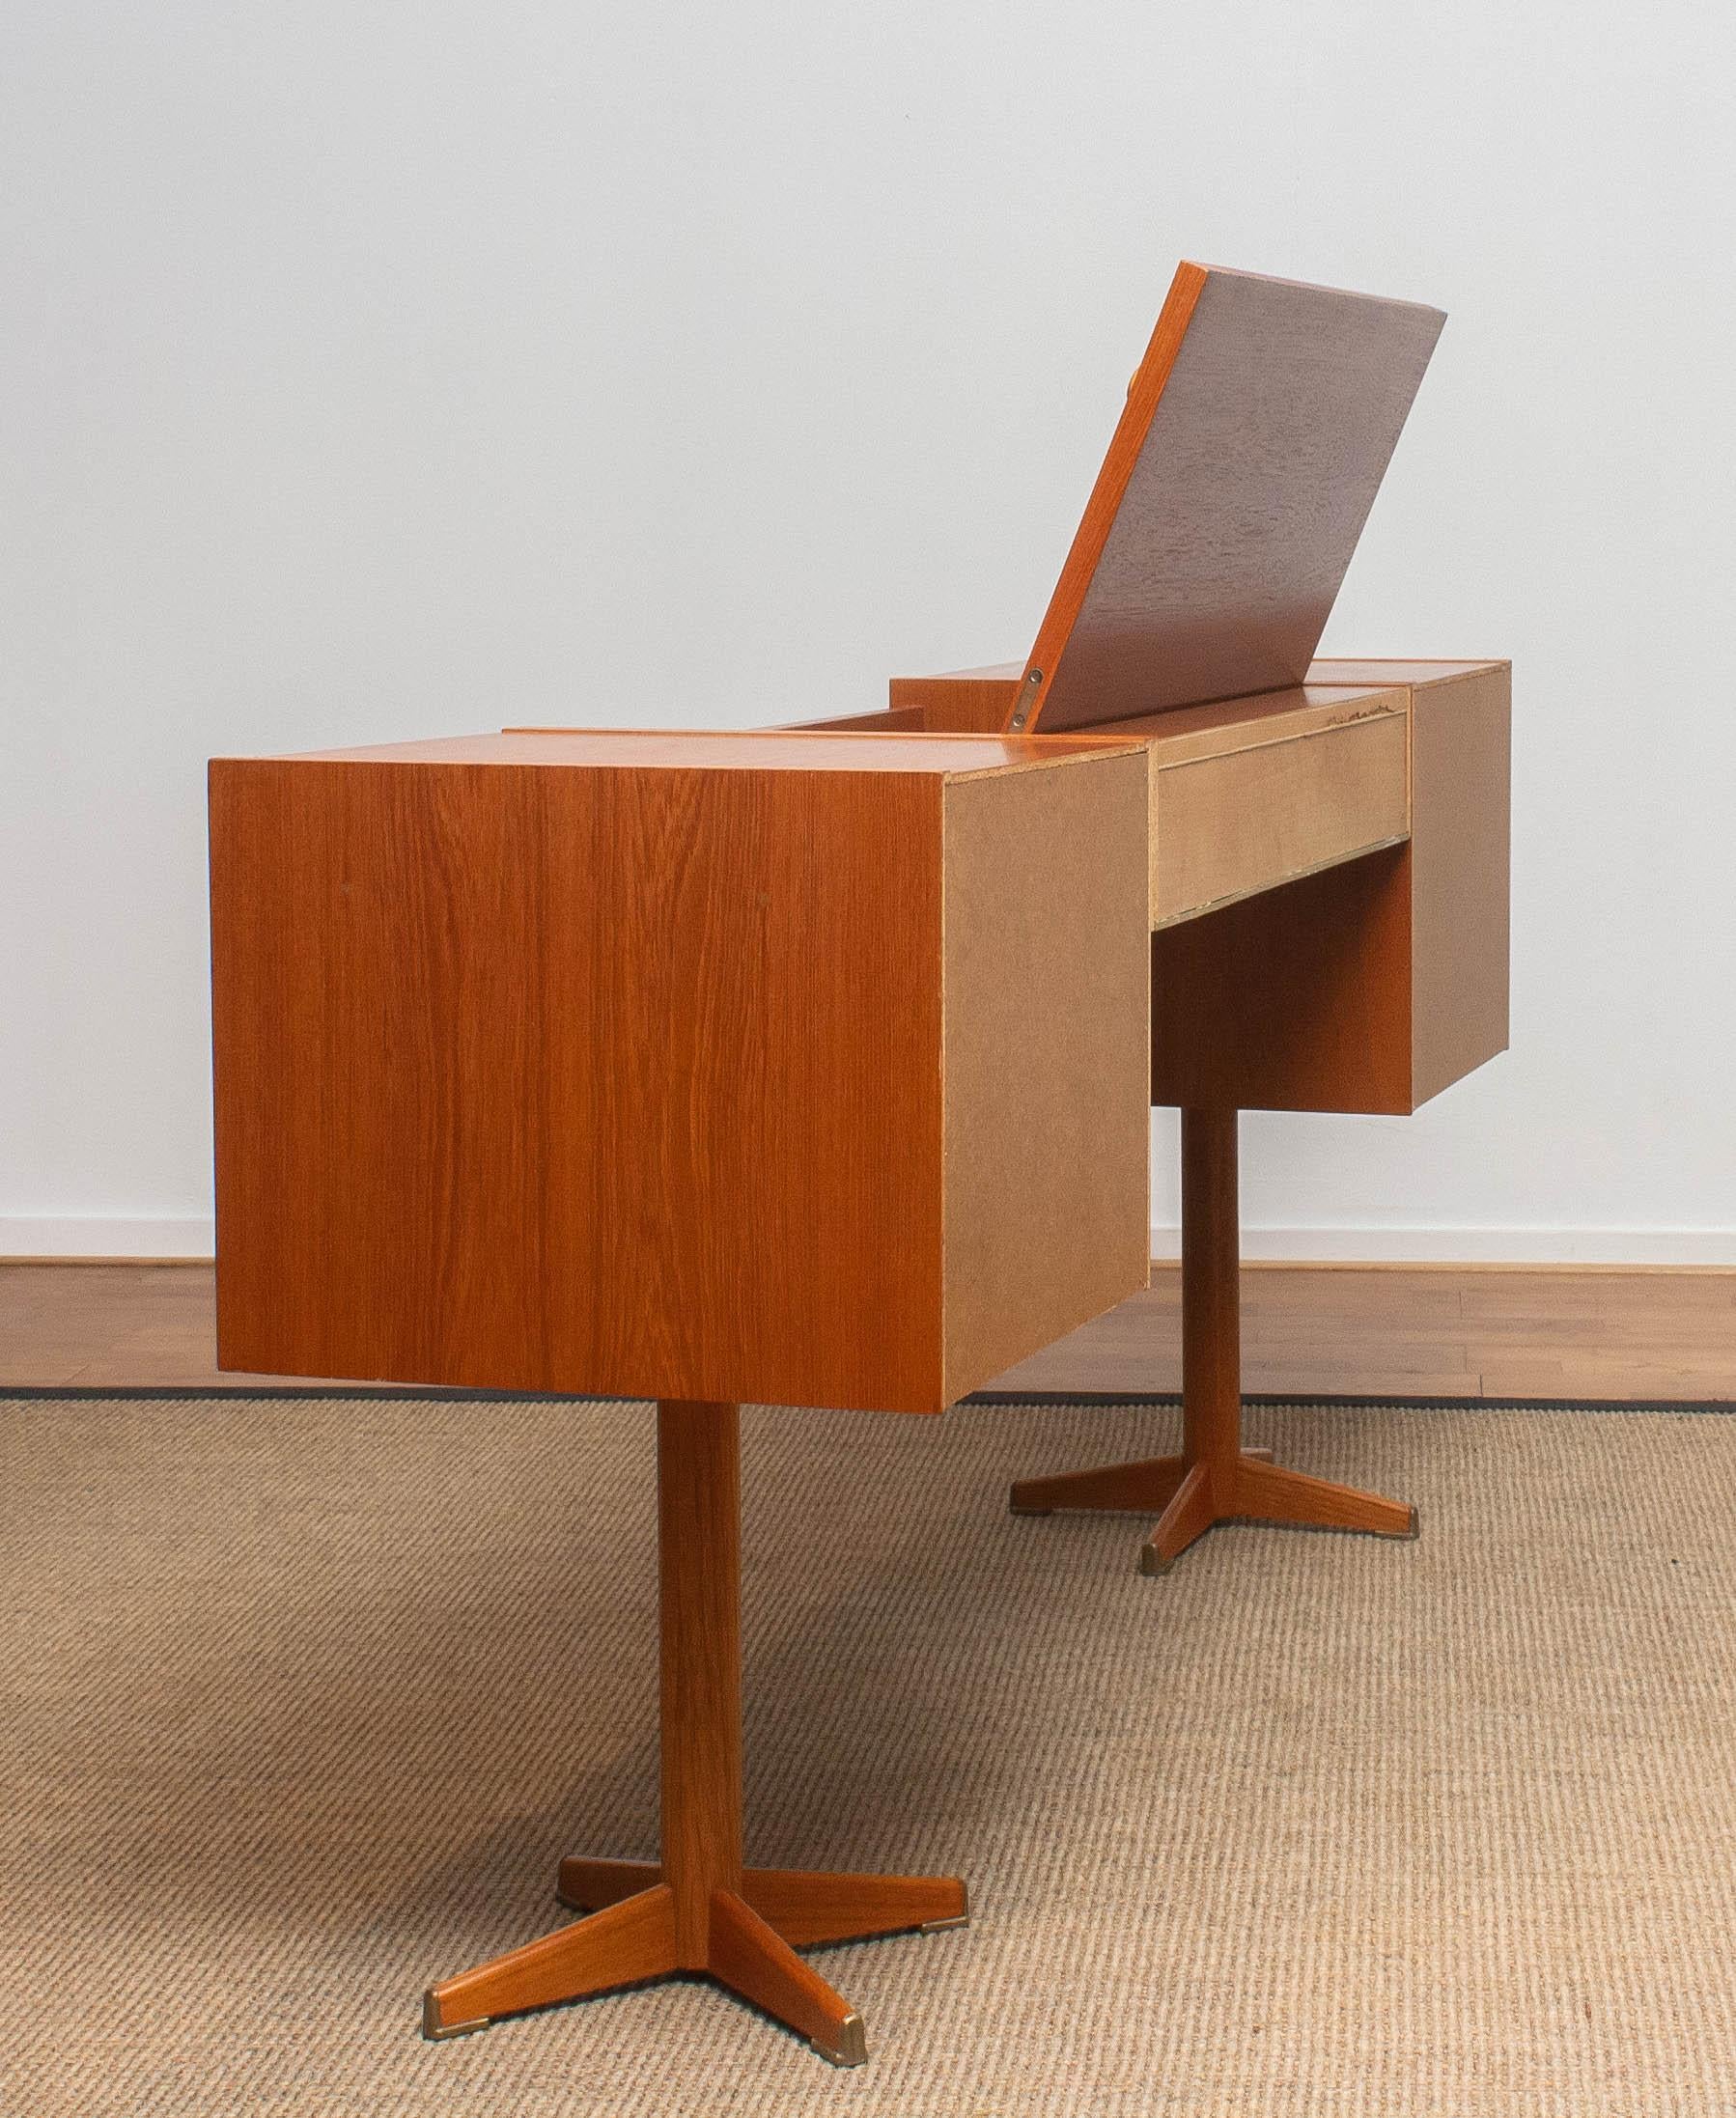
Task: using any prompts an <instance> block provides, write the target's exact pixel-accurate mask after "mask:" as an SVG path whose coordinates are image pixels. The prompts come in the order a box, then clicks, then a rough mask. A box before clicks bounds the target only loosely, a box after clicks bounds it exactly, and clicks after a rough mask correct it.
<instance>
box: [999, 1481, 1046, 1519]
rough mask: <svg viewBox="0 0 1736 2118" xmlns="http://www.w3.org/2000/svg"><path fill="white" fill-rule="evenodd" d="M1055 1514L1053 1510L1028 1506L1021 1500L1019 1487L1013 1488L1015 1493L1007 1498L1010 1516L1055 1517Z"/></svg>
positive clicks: (1012, 1492)
mask: <svg viewBox="0 0 1736 2118" xmlns="http://www.w3.org/2000/svg"><path fill="white" fill-rule="evenodd" d="M1054 1512H1055V1511H1054V1510H1053V1509H1052V1508H1034V1507H1029V1506H1027V1505H1026V1504H1025V1503H1024V1502H1023V1501H1022V1500H1021V1499H1020V1497H1019V1488H1018V1487H1017V1486H1015V1487H1014V1488H1013V1491H1011V1493H1009V1494H1008V1496H1007V1513H1008V1514H1009V1515H1053V1513H1054Z"/></svg>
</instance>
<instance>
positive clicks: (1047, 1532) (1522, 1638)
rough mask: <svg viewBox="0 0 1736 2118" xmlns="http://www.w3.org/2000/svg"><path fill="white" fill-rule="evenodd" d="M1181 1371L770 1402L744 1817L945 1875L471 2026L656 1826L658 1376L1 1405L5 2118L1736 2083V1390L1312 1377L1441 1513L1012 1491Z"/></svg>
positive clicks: (1007, 2110) (832, 1849)
mask: <svg viewBox="0 0 1736 2118" xmlns="http://www.w3.org/2000/svg"><path fill="white" fill-rule="evenodd" d="M1174 1428H1175V1419H1174V1415H1173V1414H1171V1413H1166V1412H1164V1411H1162V1410H1138V1409H1134V1410H1130V1409H1128V1408H1126V1407H1117V1408H1114V1409H1076V1408H1068V1409H1059V1410H1058V1409H1054V1408H1007V1407H981V1408H966V1409H962V1410H960V1411H957V1412H955V1413H953V1414H951V1415H950V1416H948V1417H947V1418H945V1419H941V1420H933V1421H924V1420H917V1419H900V1418H893V1417H886V1416H881V1415H860V1416H858V1415H845V1414H826V1415H821V1416H816V1415H813V1414H807V1413H793V1412H788V1411H773V1410H755V1411H752V1412H750V1413H749V1414H748V1415H747V1417H746V1419H745V1422H744V1476H745V1485H746V1499H745V1507H746V1536H745V1547H746V1548H745V1562H744V1564H745V1577H746V1593H745V1613H744V1622H745V1635H746V1681H747V1771H748V1786H747V1804H748V1852H749V1857H750V1858H752V1859H754V1860H757V1861H761V1862H781V1863H788V1864H791V1865H796V1866H804V1867H859V1868H873V1867H886V1868H897V1869H947V1870H950V1869H956V1870H959V1871H961V1872H963V1873H964V1874H966V1876H967V1877H968V1878H969V1880H970V1883H971V1890H972V1899H973V1912H974V1921H973V1924H972V1926H971V1927H970V1928H969V1929H968V1930H966V1931H965V1932H963V1933H954V1934H945V1935H936V1936H932V1937H909V1938H901V1939H898V1940H892V1941H884V1942H875V1943H869V1944H866V1945H861V1946H854V1947H849V1948H841V1949H835V1950H831V1951H827V1952H826V1954H825V1955H824V1956H823V1957H821V1958H820V1959H819V1961H820V1962H821V1964H822V1965H823V1966H824V1968H825V1971H826V1976H827V1977H828V1978H830V1979H831V1981H832V1982H833V1983H834V1984H835V1985H837V1986H838V1987H839V1988H840V1989H841V1990H842V1991H843V1992H844V1993H846V1994H847V1995H848V1996H849V1997H850V1998H851V1999H852V2000H853V2001H854V2004H855V2005H856V2007H857V2008H859V2009H860V2011H861V2013H862V2015H863V2016H864V2018H865V2019H866V2021H867V2026H868V2042H869V2049H870V2053H871V2057H870V2059H869V2063H868V2065H867V2066H866V2067H864V2068H861V2069H858V2070H856V2071H855V2072H854V2073H850V2074H839V2073H835V2072H833V2071H831V2070H829V2069H828V2068H826V2066H825V2065H824V2064H823V2063H822V2062H820V2061H819V2060H817V2059H816V2058H814V2057H813V2056H812V2055H811V2054H810V2053H809V2052H808V2051H807V2049H806V2048H805V2047H804V2046H802V2045H800V2044H799V2043H798V2042H797V2041H796V2040H795V2039H794V2038H792V2037H790V2036H788V2035H786V2034H785V2033H783V2032H781V2031H780V2030H778V2029H776V2028H774V2027H772V2026H771V2025H770V2024H769V2023H768V2022H766V2021H765V2020H762V2019H760V2018H758V2017H757V2016H755V2015H753V2014H752V2013H750V2012H749V2011H748V2010H746V2009H744V2008H743V2007H742V2006H741V2005H739V2004H738V2003H737V2002H735V2001H734V2000H731V1999H729V1998H727V1997H726V1996H724V1995H723V1994H721V1993H718V1992H716V1991H715V1990H714V1989H713V1988H711V1987H709V1986H707V1985H705V1984H703V1983H689V1982H677V1983H671V1984H666V1985H663V1986H659V1987H655V1988H650V1989H646V1990H643V1991H639V1992H636V1993H629V1994H626V1995H622V1996H618V1997H610V1998H603V1999H599V2000H594V2001H589V2002H584V2003H579V2004H577V2005H574V2006H569V2007H565V2008H560V2009H555V2010H552V2011H550V2012H548V2013H546V2014H544V2015H541V2016H535V2017H526V2018H521V2019H518V2020H513V2021H509V2022H506V2023H503V2024H501V2025H499V2026H497V2027H495V2028H493V2029H491V2030H490V2031H488V2032H486V2033H485V2034H483V2035H481V2036H478V2037H472V2038H467V2039H462V2040H460V2041H457V2042H455V2043H451V2044H440V2045H431V2044H426V2043H424V2042H423V2041H422V2040H421V2039H420V2037H419V2036H418V2035H417V2023H418V1996H419V1994H420V1993H421V1989H422V1987H423V1985H424V1984H425V1983H426V1982H427V1981H428V1979H429V1978H430V1977H431V1976H437V1975H443V1974H445V1973H449V1972H452V1971H456V1970H459V1969H461V1968H462V1967H464V1966H466V1965H470V1964H471V1963H473V1962H475V1961H476V1960H477V1959H479V1958H481V1957H484V1956H487V1955H489V1954H490V1953H491V1952H493V1951H495V1950H498V1949H501V1948H503V1947H507V1946H510V1945H511V1944H513V1943H515V1942H517V1941H519V1940H524V1939H528V1938H530V1937H532V1936H534V1935H536V1934H538V1933H539V1932H542V1931H544V1930H545V1929H546V1928H547V1927H549V1926H551V1925H553V1924H555V1923H556V1921H557V1919H558V1917H559V1916H560V1915H559V1914H558V1913H557V1910H556V1908H555V1906H554V1904H553V1902H552V1898H551V1894H550V1893H551V1884H552V1881H553V1876H554V1868H555V1863H556V1861H557V1859H558V1858H559V1856H560V1855H561V1854H562V1853H569V1852H578V1851H591V1852H597V1853H620V1854H638V1855H648V1854H650V1853H653V1851H654V1849H655V1828H656V1814H655V1808H656V1742H655V1721H654V1715H655V1707H656V1658H655V1645H654V1641H655V1635H654V1630H653V1628H654V1568H653V1545H652V1504H653V1489H652V1417H651V1413H650V1411H649V1410H648V1408H646V1407H641V1406H608V1407H595V1406H584V1405H550V1404H483V1405H477V1404H462V1403H459V1404H455V1403H450V1402H446V1403H430V1402H405V1401H400V1402H396V1403H379V1402H368V1401H356V1402H345V1401H331V1400H327V1401H294V1400H289V1401H284V1400H278V1401H273V1402H264V1401H258V1400H254V1401H228V1402H225V1401H220V1400H211V1401H203V1402H201V1401H189V1402H151V1401H129V1402H123V1403H115V1402H89V1401H79V1400H63V1401H43V1402H30V1403H14V1404H10V1405H4V1406H0V1589H3V1595H0V1629H3V1637H0V2111H4V2112H5V2113H6V2114H7V2118H13V2114H17V2118H61V2114H63V2113H64V2114H67V2118H109V2114H120V2113H125V2114H126V2118H158V2114H160V2118H181V2114H182V2113H195V2112H196V2113H223V2114H235V2113H253V2112H269V2113H285V2114H289V2113H294V2114H298V2118H299V2114H308V2118H364V2114H365V2118H433V2114H436V2113H438V2114H444V2113H453V2114H460V2113H462V2114H464V2118H542V2114H553V2113H574V2114H576V2113H586V2114H590V2113H596V2114H598V2118H604V2114H611V2118H612V2114H628V2113H631V2114H633V2118H639V2114H647V2118H649V2114H654V2113H655V2114H659V2118H661V2114H685V2113H693V2114H699V2113H705V2114H708V2118H710V2114H719V2118H723V2114H731V2113H740V2114H748V2113H752V2114H759V2113H768V2114H775V2118H786V2114H788V2118H807V2114H810V2113H816V2114H818V2113H827V2114H829V2113H839V2114H846V2113H847V2114H851V2118H870V2114H873V2118H881V2114H884V2118H940V2114H945V2118H1039V2114H1041V2118H1049V2114H1051V2113H1054V2114H1070V2113H1075V2112H1078V2113H1084V2114H1091V2118H1097V2114H1101V2118H1135V2114H1137V2118H1145V2114H1148V2113H1149V2114H1153V2118H1156V2114H1163V2118H1168V2114H1171V2113H1200V2114H1206V2118H1228V2114H1235V2118H1241V2114H1247V2118H1255V2114H1261V2118H1264V2114H1271V2118H1280V2114H1281V2118H1303V2114H1307V2118H1351V2114H1356V2118H1362V2114H1375V2113H1379V2114H1382V2118H1387V2114H1390V2118H1412V2114H1417V2118H1420V2114H1423V2113H1427V2114H1430V2118H1436V2114H1440V2118H1477V2114H1483V2113H1488V2114H1491V2118H1496V2114H1498V2118H1529V2114H1544V2113H1548V2114H1551V2118H1603V2114H1609V2118H1649V2114H1652V2113H1657V2114H1659V2118H1664V2114H1668V2118H1678V2114H1681V2118H1698V2114H1702V2113H1704V2114H1709V2118H1710V2114H1721V2113H1729V2112H1732V2111H1736V1419H1730V1418H1726V1417H1719V1416H1716V1415H1713V1416H1707V1415H1698V1416H1695V1415H1692V1414H1689V1415H1670V1414H1660V1413H1620V1414H1589V1413H1573V1412H1554V1413H1538V1412H1526V1413H1509V1412H1500V1411H1489V1410H1469V1409H1468V1410H1442V1411H1414V1410H1409V1411H1398V1410H1385V1411H1383V1410H1368V1409H1358V1410H1351V1409H1337V1410H1318V1409H1314V1410H1308V1409H1301V1408H1297V1409H1281V1410H1277V1411H1267V1410H1262V1411H1254V1412H1251V1413H1250V1414H1249V1428H1250V1438H1251V1439H1254V1440H1270V1441H1273V1442H1274V1443H1275V1444H1276V1446H1277V1448H1278V1451H1279V1453H1280V1456H1281V1457H1282V1459H1283V1460H1285V1461H1287V1462H1290V1463H1296V1464H1298V1465H1300V1466H1302V1467H1304V1468H1307V1469H1310V1470H1313V1471H1317V1472H1319V1473H1321V1474H1323V1475H1325V1476H1328V1477H1336V1478H1343V1479H1352V1480H1355V1481H1357V1482H1358V1483H1361V1484H1367V1485H1373V1486H1378V1487H1380V1488H1381V1489H1383V1490H1384V1491H1388V1492H1392V1493H1397V1494H1403V1495H1405V1496H1408V1497H1410V1498H1412V1499H1414V1500H1415V1501H1416V1502H1417V1503H1418V1504H1419V1505H1420V1507H1421V1510H1422V1526H1423V1534H1422V1541H1421V1543H1420V1544H1417V1545H1414V1546H1406V1545H1390V1544H1382V1543H1377V1542H1374V1541H1372V1540H1368V1539H1361V1538H1341V1537H1329V1536H1320V1535H1310V1534H1306V1533H1300V1532H1286V1531H1282V1530H1255V1529H1225V1530H1219V1531H1217V1532H1215V1533H1213V1535H1212V1536H1211V1537H1209V1538H1208V1539H1207V1540H1206V1542H1205V1543H1204V1544H1203V1545H1201V1546H1199V1547H1196V1548H1195V1549H1194V1550H1193V1552H1191V1553H1190V1555H1189V1556H1188V1557H1187V1558H1186V1559H1185V1560H1184V1561H1183V1562H1182V1564H1181V1566H1180V1567H1179V1568H1178V1569H1177V1571H1176V1572H1175V1573H1174V1574H1173V1575H1170V1576H1168V1577H1167V1578H1166V1579H1163V1580H1143V1579H1141V1578H1140V1577H1139V1576H1138V1575H1136V1574H1135V1573H1134V1552H1135V1547H1136V1545H1137V1543H1138V1540H1139V1538H1140V1536H1141V1534H1142V1532H1143V1529H1144V1524H1143V1523H1141V1522H1138V1521H1134V1520H1130V1519H1109V1518H1097V1519H1085V1518H1063V1517H1055V1518H1051V1519H1047V1520H1014V1519H1011V1518H1009V1517H1008V1515H1007V1513H1006V1504H1005V1503H1006V1487H1007V1482H1008V1480H1009V1479H1010V1478H1011V1477H1013V1476H1014V1475H1016V1474H1020V1473H1028V1472H1035V1471H1040V1470H1044V1469H1048V1468H1059V1467H1063V1466H1066V1465H1069V1464H1072V1463H1086V1462H1091V1461H1104V1460H1107V1459H1111V1458H1115V1457H1120V1456H1126V1455H1134V1454H1152V1453H1156V1452H1157V1451H1159V1450H1161V1449H1162V1448H1163V1447H1165V1446H1166V1445H1168V1444H1169V1443H1170V1441H1171V1437H1172V1435H1173V1434H1174Z"/></svg>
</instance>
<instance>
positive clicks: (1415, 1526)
mask: <svg viewBox="0 0 1736 2118" xmlns="http://www.w3.org/2000/svg"><path fill="white" fill-rule="evenodd" d="M1421 1535H1422V1515H1421V1512H1420V1511H1419V1510H1418V1509H1416V1508H1413V1509H1412V1510H1411V1527H1410V1528H1409V1529H1408V1530H1407V1531H1406V1532H1405V1543H1406V1544H1407V1545H1414V1544H1415V1542H1416V1540H1417V1539H1418V1538H1419V1537H1420V1536H1421Z"/></svg>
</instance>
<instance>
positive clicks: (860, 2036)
mask: <svg viewBox="0 0 1736 2118" xmlns="http://www.w3.org/2000/svg"><path fill="white" fill-rule="evenodd" d="M808 2043H809V2044H810V2045H812V2046H813V2048H814V2049H815V2050H816V2051H817V2052H818V2053H819V2054H820V2056H821V2058H822V2059H829V2060H830V2061H831V2063H832V2065H833V2066H834V2067H859V2066H860V2065H861V2064H862V2062H863V2060H864V2059H866V2058H867V2056H868V2037H867V2033H866V2032H865V2031H864V2029H863V2027H862V2019H861V2017H860V2016H859V2015H847V2016H846V2017H845V2018H844V2020H843V2021H842V2022H840V2023H839V2024H838V2041H837V2043H836V2044H835V2045H828V2044H826V2042H825V2040H824V2039H822V2038H819V2037H810V2038H809V2039H808Z"/></svg>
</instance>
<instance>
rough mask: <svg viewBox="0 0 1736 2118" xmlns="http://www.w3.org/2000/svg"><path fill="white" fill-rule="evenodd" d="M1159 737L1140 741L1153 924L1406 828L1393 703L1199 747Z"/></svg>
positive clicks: (1168, 922) (1328, 863) (1404, 741)
mask: <svg viewBox="0 0 1736 2118" xmlns="http://www.w3.org/2000/svg"><path fill="white" fill-rule="evenodd" d="M1400 698H1401V701H1402V694H1401V695H1400ZM1165 747H1166V745H1165V744H1164V743H1163V742H1162V741H1159V742H1156V743H1154V744H1153V745H1152V748H1151V765H1152V807H1151V819H1152V843H1151V923H1152V926H1153V928H1154V929H1156V928H1159V927H1168V926H1173V925H1174V924H1175V922H1176V921H1178V920H1182V919H1191V918H1194V917H1195V916H1197V915H1198V914H1199V913H1201V912H1205V911H1210V910H1212V909H1213V908H1214V907H1215V906H1219V905H1228V904H1232V903H1234V902H1235V900H1236V899H1238V898H1244V897H1251V896H1253V895H1254V893H1255V892H1256V891H1260V890H1271V889H1274V888H1276V886H1277V885H1278V884H1279V883H1282V882H1290V881H1294V880H1295V879H1296V878H1298V877H1300V876H1306V875H1312V874H1314V873H1315V872H1316V871H1317V870H1319V869H1322V868H1330V867H1333V866H1335V865H1336V864H1337V863H1338V862H1339V861H1343V860H1352V859H1355V858H1356V857H1357V855H1358V854H1359V853H1368V852H1373V851H1374V850H1376V849H1377V848H1379V847H1382V846H1394V845H1397V844H1399V843H1400V842H1401V841H1402V840H1404V839H1405V838H1406V837H1408V836H1409V834H1410V828H1411V817H1410V809H1411V800H1410V755H1409V752H1410V740H1409V716H1408V714H1407V713H1406V711H1405V710H1404V707H1403V705H1402V703H1400V704H1397V705H1395V706H1394V707H1393V708H1392V709H1391V710H1388V711H1373V712H1367V711H1365V712H1363V713H1362V714H1361V715H1360V716H1359V717H1358V718H1356V719H1348V720H1340V721H1338V722H1336V723H1335V724H1331V725H1327V726H1323V727H1316V728H1312V729H1309V730H1307V731H1306V732H1303V733H1297V734H1290V735H1278V734H1277V733H1276V731H1275V730H1274V731H1273V739H1271V740H1267V741H1255V742H1252V743H1249V744H1247V745H1246V747H1243V748H1238V749H1224V750H1218V751H1215V752H1214V753H1213V754H1211V755H1208V756H1199V755H1193V756H1187V757H1182V758H1178V759H1173V760H1166V759H1165V757H1164V750H1165Z"/></svg>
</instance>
